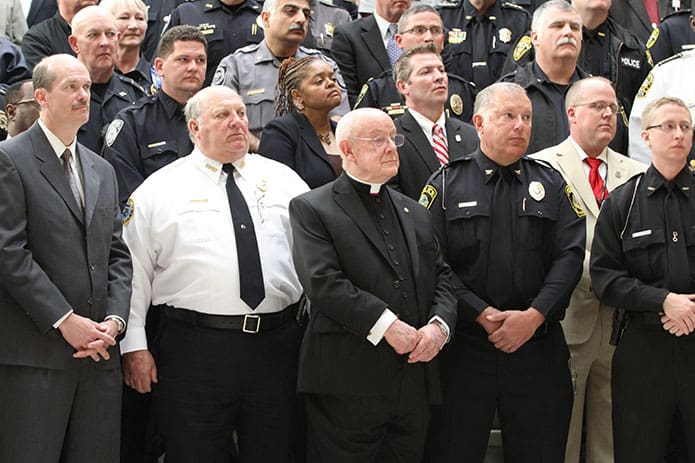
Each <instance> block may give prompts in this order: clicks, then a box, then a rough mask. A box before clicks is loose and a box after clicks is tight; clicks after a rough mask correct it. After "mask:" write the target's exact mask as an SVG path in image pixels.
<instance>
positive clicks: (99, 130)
mask: <svg viewBox="0 0 695 463" xmlns="http://www.w3.org/2000/svg"><path fill="white" fill-rule="evenodd" d="M144 96H147V94H146V93H145V89H143V88H142V87H140V86H139V85H138V84H136V83H135V82H134V81H133V80H132V79H131V78H129V77H124V76H122V75H120V74H118V73H116V72H114V73H113V75H112V76H111V80H109V82H108V83H106V84H102V85H101V86H100V85H99V84H94V83H92V91H91V98H90V100H89V120H88V121H87V123H86V124H84V125H83V126H82V127H80V129H79V130H78V131H77V140H78V141H79V142H80V143H82V144H83V145H85V146H86V147H87V148H89V149H90V150H92V151H94V152H95V153H100V152H101V146H102V144H103V141H104V135H105V133H106V129H107V127H108V126H109V124H110V123H111V121H113V119H114V118H115V117H116V114H118V112H119V111H120V110H121V109H123V108H126V107H128V106H130V105H132V104H133V103H135V102H136V101H137V100H138V99H140V98H142V97H144Z"/></svg>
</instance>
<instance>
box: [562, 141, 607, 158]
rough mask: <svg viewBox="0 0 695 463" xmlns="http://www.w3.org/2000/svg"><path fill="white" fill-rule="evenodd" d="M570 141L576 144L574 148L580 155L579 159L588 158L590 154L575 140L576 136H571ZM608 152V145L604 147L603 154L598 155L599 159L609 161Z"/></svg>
mask: <svg viewBox="0 0 695 463" xmlns="http://www.w3.org/2000/svg"><path fill="white" fill-rule="evenodd" d="M570 141H571V142H572V145H573V146H574V149H575V150H576V151H577V154H578V155H579V159H580V160H581V161H582V162H584V159H586V158H588V157H589V155H588V154H586V152H584V150H583V149H582V147H581V146H579V144H578V143H577V142H576V141H574V138H572V137H570ZM607 152H608V147H606V148H603V151H601V154H599V155H598V156H597V159H600V160H601V161H603V162H604V163H607V162H608V157H607Z"/></svg>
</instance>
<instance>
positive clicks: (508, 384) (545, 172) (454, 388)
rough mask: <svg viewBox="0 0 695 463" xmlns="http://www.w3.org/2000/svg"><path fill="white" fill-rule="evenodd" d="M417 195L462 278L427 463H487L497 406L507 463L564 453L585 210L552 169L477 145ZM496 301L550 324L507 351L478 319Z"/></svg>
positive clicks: (550, 460)
mask: <svg viewBox="0 0 695 463" xmlns="http://www.w3.org/2000/svg"><path fill="white" fill-rule="evenodd" d="M420 203H421V204H423V205H425V206H427V207H429V208H430V211H431V212H432V216H433V219H434V223H435V228H436V230H437V236H438V238H439V241H440V242H441V243H442V249H443V250H444V254H445V258H446V259H447V262H449V263H450V265H451V266H452V269H453V271H454V273H455V274H456V275H457V276H458V281H459V283H458V285H457V296H458V310H459V324H458V325H457V329H456V335H455V337H454V339H453V341H452V342H451V346H450V348H449V349H446V350H445V351H444V352H442V407H441V410H439V412H438V413H436V414H434V415H433V423H432V427H431V429H430V436H431V437H430V443H429V446H428V447H429V449H428V451H430V452H431V454H430V455H429V460H428V461H431V462H433V463H434V462H451V461H465V462H466V463H476V462H479V463H482V462H483V460H484V456H485V450H486V447H487V442H488V437H489V433H490V427H491V425H492V418H493V415H494V413H495V409H497V412H498V415H499V418H500V423H501V426H502V435H503V439H504V459H505V462H507V463H510V462H512V463H514V462H527V463H557V462H559V461H562V460H563V459H564V453H565V443H566V440H567V433H568V429H569V421H570V414H571V408H572V384H571V380H570V370H569V365H568V360H569V352H568V350H567V345H566V344H565V338H564V334H563V332H562V328H561V326H560V323H559V321H560V319H562V317H563V316H564V311H565V308H566V307H567V305H568V303H569V298H570V295H571V293H572V290H573V289H574V287H575V285H576V284H577V282H578V281H579V277H580V276H581V273H582V262H583V257H584V240H585V229H584V212H583V211H582V210H581V209H579V206H577V205H576V203H575V202H574V201H573V200H572V193H571V191H570V190H569V187H567V184H566V183H565V181H564V180H563V179H562V177H561V176H560V174H559V173H558V172H557V171H555V170H554V169H552V168H550V167H548V166H547V165H545V164H540V163H539V162H537V161H534V160H531V159H529V158H521V159H520V160H519V161H517V162H516V163H514V164H512V165H510V166H508V167H506V168H502V167H500V166H498V165H497V164H495V163H494V162H493V161H492V160H491V159H490V158H488V157H487V156H486V155H485V154H483V153H482V152H481V151H480V150H477V151H476V152H475V153H472V154H471V155H469V156H466V157H464V158H461V159H458V160H454V161H452V162H450V163H449V164H448V165H447V166H445V167H444V168H443V169H441V170H440V171H438V172H437V173H436V174H434V175H433V176H432V178H431V179H430V181H429V183H428V185H427V186H426V187H425V189H424V190H423V195H422V197H421V198H420ZM488 306H492V307H494V308H496V309H498V310H501V311H504V310H526V309H528V308H529V307H533V308H535V309H537V310H538V311H539V312H541V313H542V314H543V315H544V316H545V322H544V323H543V324H542V325H541V326H540V327H539V328H538V329H537V330H536V332H535V334H534V335H533V336H532V337H531V338H530V339H529V340H528V341H527V342H526V343H525V344H523V345H522V346H521V347H520V348H519V349H518V350H516V351H515V352H513V353H505V352H502V351H501V350H498V349H497V348H496V347H495V346H494V344H493V343H492V342H490V341H489V340H488V334H487V333H486V331H485V330H484V329H483V327H482V326H481V325H479V324H478V323H477V322H476V321H475V319H476V318H477V317H478V315H479V314H480V313H481V312H482V311H483V310H485V309H486V308H487V307H488Z"/></svg>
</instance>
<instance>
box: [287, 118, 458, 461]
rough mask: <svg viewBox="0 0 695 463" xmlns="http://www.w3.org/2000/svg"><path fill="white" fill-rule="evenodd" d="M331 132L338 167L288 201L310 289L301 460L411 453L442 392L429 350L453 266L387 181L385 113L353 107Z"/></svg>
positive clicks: (392, 156)
mask: <svg viewBox="0 0 695 463" xmlns="http://www.w3.org/2000/svg"><path fill="white" fill-rule="evenodd" d="M336 138H337V141H338V144H339V146H340V151H341V153H342V154H341V155H342V157H343V169H344V171H345V172H344V173H343V174H342V175H341V176H340V177H339V178H338V179H337V180H335V181H334V182H332V183H329V184H327V185H324V186H322V187H320V188H317V189H315V190H312V191H311V192H309V193H306V194H304V195H301V196H299V197H297V198H295V199H294V200H292V201H291V202H290V222H291V225H292V232H293V234H294V246H293V256H294V262H295V266H296V268H297V273H298V275H299V279H300V281H301V282H302V285H303V286H304V290H305V292H306V294H307V297H308V298H309V300H310V301H311V311H310V312H311V313H310V319H309V325H308V327H307V330H306V334H305V337H304V341H303V343H302V347H301V351H300V360H299V391H300V392H304V393H306V394H307V395H306V409H307V418H308V458H307V460H308V461H309V462H328V461H330V462H336V461H340V462H364V461H380V462H411V461H412V462H419V461H420V460H421V458H422V451H423V446H424V439H425V432H426V429H427V424H428V421H429V415H430V404H432V403H436V402H438V401H439V400H440V389H439V372H438V367H437V361H436V360H434V359H435V357H436V355H437V354H438V353H439V351H440V349H441V348H442V346H443V345H444V344H445V343H446V342H447V340H448V337H449V333H450V332H451V330H452V329H453V327H454V323H455V321H456V305H455V302H454V301H455V297H454V294H453V292H452V281H451V270H450V269H449V267H448V265H446V263H444V261H443V259H442V256H441V253H440V252H439V245H438V244H437V242H436V241H435V239H434V230H433V228H432V223H431V221H430V217H429V215H428V214H427V213H426V211H425V210H424V209H423V208H422V207H420V206H419V205H418V204H417V203H416V202H415V201H413V200H411V199H409V198H407V197H405V196H403V195H402V194H400V193H398V192H395V191H394V190H392V189H391V188H388V187H384V185H383V184H384V183H385V182H386V180H388V179H389V178H390V177H392V176H393V175H394V174H395V173H396V170H397V169H398V152H397V151H396V146H397V145H399V144H400V143H401V142H402V136H401V135H397V134H396V130H395V127H394V126H393V122H392V121H391V119H390V118H389V117H388V115H387V114H385V113H384V112H382V111H380V110H378V109H375V108H364V109H358V110H355V111H352V112H350V113H348V114H347V115H346V116H344V117H343V119H341V120H340V122H339V123H338V128H337V131H336ZM418 327H420V328H419V329H418Z"/></svg>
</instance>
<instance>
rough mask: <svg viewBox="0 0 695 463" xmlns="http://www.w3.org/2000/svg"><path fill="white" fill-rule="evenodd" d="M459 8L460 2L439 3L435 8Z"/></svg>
mask: <svg viewBox="0 0 695 463" xmlns="http://www.w3.org/2000/svg"><path fill="white" fill-rule="evenodd" d="M460 6H461V2H460V1H459V2H456V1H453V2H441V3H439V5H437V8H458V7H460Z"/></svg>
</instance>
